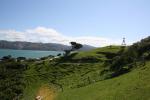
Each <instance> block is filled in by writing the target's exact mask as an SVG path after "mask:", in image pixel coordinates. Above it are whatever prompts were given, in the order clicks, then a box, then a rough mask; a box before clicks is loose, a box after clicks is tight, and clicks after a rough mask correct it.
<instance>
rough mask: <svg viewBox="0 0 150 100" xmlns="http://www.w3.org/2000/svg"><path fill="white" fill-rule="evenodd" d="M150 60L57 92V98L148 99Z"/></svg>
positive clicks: (149, 90) (93, 99)
mask: <svg viewBox="0 0 150 100" xmlns="http://www.w3.org/2000/svg"><path fill="white" fill-rule="evenodd" d="M149 93H150V62H147V63H146V65H145V66H143V67H140V68H137V69H135V70H133V71H132V72H129V73H127V74H124V75H122V76H119V77H116V78H112V79H108V80H104V81H100V82H97V83H94V84H91V85H88V86H86V87H81V88H76V89H68V90H66V91H64V92H59V93H58V97H57V100H149V99H150V95H149Z"/></svg>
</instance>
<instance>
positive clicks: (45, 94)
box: [36, 85, 55, 100]
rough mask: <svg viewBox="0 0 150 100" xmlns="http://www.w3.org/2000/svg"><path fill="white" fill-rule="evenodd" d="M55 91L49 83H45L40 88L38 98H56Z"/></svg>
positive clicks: (41, 99)
mask: <svg viewBox="0 0 150 100" xmlns="http://www.w3.org/2000/svg"><path fill="white" fill-rule="evenodd" d="M54 97H55V91H54V90H52V88H50V87H49V86H48V85H43V86H42V87H40V88H39V90H38V92H37V95H36V98H38V99H37V100H54Z"/></svg>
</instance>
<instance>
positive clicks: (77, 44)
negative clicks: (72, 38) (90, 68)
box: [70, 42, 83, 51]
mask: <svg viewBox="0 0 150 100" xmlns="http://www.w3.org/2000/svg"><path fill="white" fill-rule="evenodd" d="M70 44H71V47H72V48H71V51H74V50H77V49H80V48H82V47H83V45H82V44H80V43H76V42H70Z"/></svg>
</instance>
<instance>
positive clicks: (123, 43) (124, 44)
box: [121, 38, 126, 46]
mask: <svg viewBox="0 0 150 100" xmlns="http://www.w3.org/2000/svg"><path fill="white" fill-rule="evenodd" d="M121 45H122V46H126V42H125V38H123V41H122V44H121Z"/></svg>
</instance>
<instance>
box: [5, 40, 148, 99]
mask: <svg viewBox="0 0 150 100" xmlns="http://www.w3.org/2000/svg"><path fill="white" fill-rule="evenodd" d="M149 51H150V37H148V38H146V39H144V40H142V41H141V42H138V43H135V44H133V45H132V46H128V47H120V46H108V47H103V48H97V49H94V50H91V51H86V52H82V51H81V52H72V53H70V54H69V55H67V56H62V57H59V58H53V57H51V56H49V57H44V59H43V58H42V59H41V60H34V59H30V60H24V61H23V62H17V63H20V64H27V68H26V69H25V70H23V71H20V72H22V75H23V78H22V79H23V80H25V81H24V84H25V87H22V88H21V89H22V90H23V91H22V92H20V93H23V96H22V99H23V100H32V99H35V97H36V94H37V92H38V90H39V89H40V88H41V87H42V86H43V85H45V84H47V86H50V87H51V88H52V89H54V90H56V91H57V93H58V96H57V99H58V100H76V99H77V100H101V99H102V100H120V99H121V100H122V99H125V100H126V99H131V100H137V99H140V100H147V99H148V98H149V96H148V92H150V91H149V90H150V88H149V85H148V83H149V76H150V75H149V74H148V73H149V65H150V62H149V60H150V53H149ZM4 66H6V65H4ZM125 73H127V74H125ZM9 74H10V73H9ZM122 74H123V75H122ZM120 75H121V76H120ZM117 76H118V77H117ZM113 77H115V78H113ZM139 77H140V78H139ZM141 77H142V78H141ZM9 79H12V77H10V78H9ZM132 80H133V81H132ZM14 86H15V85H12V87H14ZM140 92H141V94H140ZM2 93H4V92H3V91H2ZM12 93H14V92H12ZM136 93H137V94H138V96H136ZM5 95H7V94H5ZM13 97H15V96H14V95H13ZM3 100H10V99H3Z"/></svg>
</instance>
